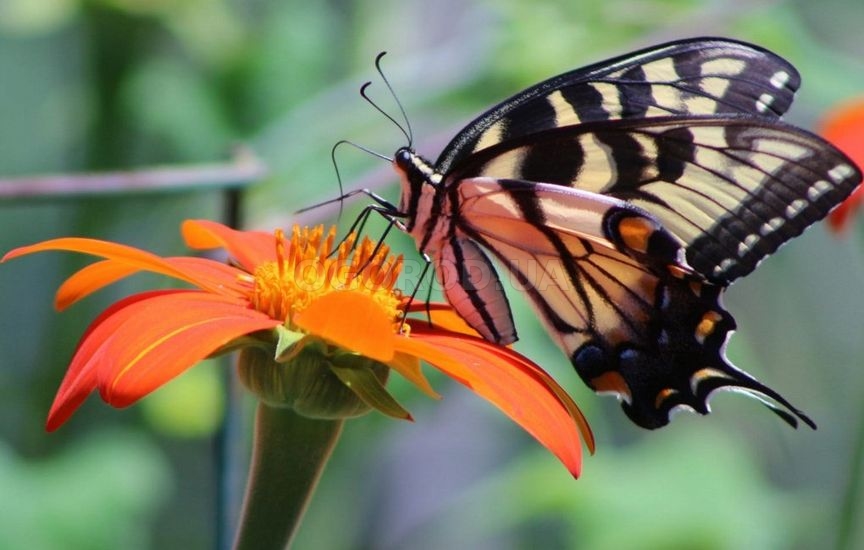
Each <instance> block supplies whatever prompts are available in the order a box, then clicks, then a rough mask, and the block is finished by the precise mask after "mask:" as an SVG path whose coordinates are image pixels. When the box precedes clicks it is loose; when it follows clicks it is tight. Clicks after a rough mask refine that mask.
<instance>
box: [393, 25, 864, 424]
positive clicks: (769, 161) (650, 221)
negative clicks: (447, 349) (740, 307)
mask: <svg viewBox="0 0 864 550" xmlns="http://www.w3.org/2000/svg"><path fill="white" fill-rule="evenodd" d="M799 84H800V76H799V74H798V72H797V71H796V70H795V68H794V67H793V66H792V65H790V64H789V63H788V62H787V61H785V60H783V59H782V58H780V57H778V56H777V55H775V54H773V53H771V52H769V51H767V50H765V49H762V48H760V47H758V46H754V45H750V44H746V43H743V42H738V41H734V40H729V39H723V38H695V39H687V40H680V41H675V42H669V43H666V44H661V45H658V46H654V47H649V48H647V49H643V50H640V51H637V52H634V53H630V54H627V55H623V56H621V57H616V58H614V59H610V60H607V61H602V62H600V63H596V64H594V65H590V66H588V67H585V68H581V69H576V70H573V71H571V72H568V73H565V74H562V75H559V76H556V77H554V78H551V79H549V80H546V81H544V82H541V83H539V84H537V85H535V86H532V87H530V88H528V89H526V90H524V91H522V92H520V93H518V94H516V95H515V96H513V97H511V98H509V99H506V100H505V101H503V102H502V103H500V104H498V105H496V106H494V107H492V108H491V109H489V110H488V111H486V112H485V113H483V114H481V115H480V116H479V117H477V118H476V119H475V120H473V121H472V122H471V123H469V124H468V125H467V126H466V127H465V128H464V129H462V130H461V131H459V132H458V133H457V134H456V136H455V137H454V138H453V139H452V141H451V142H450V143H449V144H448V145H447V146H446V147H445V148H444V150H443V152H442V153H441V154H440V156H439V157H438V159H437V160H436V161H435V162H434V163H432V162H430V161H428V160H426V159H424V158H423V157H421V156H420V155H418V154H417V153H416V152H415V151H414V150H413V149H412V148H411V145H410V143H409V145H408V146H406V147H402V148H400V149H399V150H398V151H397V152H396V153H395V155H394V157H393V159H392V163H393V166H394V167H395V169H396V171H397V172H398V174H399V176H400V181H401V197H400V201H399V203H398V205H390V206H389V207H387V208H384V209H383V213H384V214H385V217H388V218H389V219H390V220H391V222H393V223H394V224H395V225H397V226H398V227H399V228H400V229H402V230H403V231H405V232H407V233H408V234H409V235H410V236H412V237H413V238H414V240H415V241H416V244H417V248H418V250H419V251H420V252H421V253H422V254H423V255H425V257H426V258H427V259H429V261H431V262H432V264H433V265H434V267H435V271H436V273H437V277H438V281H439V283H440V285H441V286H442V288H443V292H444V295H445V297H446V298H447V300H448V301H449V302H450V304H451V305H452V306H453V308H454V309H455V310H456V312H457V313H459V314H460V316H462V317H463V318H464V319H465V321H467V323H468V324H469V325H470V326H471V327H473V328H474V329H475V330H476V331H477V332H478V333H479V334H480V335H482V336H483V337H484V338H486V339H488V340H490V341H492V342H496V343H499V344H509V343H511V342H514V341H515V340H516V339H517V333H516V328H515V325H514V320H513V314H512V311H511V309H510V306H509V303H508V300H507V297H506V295H505V293H504V290H503V286H502V284H501V280H500V278H499V274H498V272H497V271H496V269H495V266H494V265H493V263H492V261H491V259H492V258H494V259H495V260H497V261H498V262H499V264H500V265H501V266H503V268H504V270H505V271H504V273H505V274H509V276H510V278H511V280H512V281H513V282H514V283H515V285H516V286H517V287H518V288H520V289H521V290H522V291H524V293H525V294H526V295H527V297H528V298H529V299H530V302H531V304H532V305H533V307H534V309H535V311H536V312H537V315H538V317H539V319H540V320H541V321H542V322H543V324H544V325H545V327H546V328H547V329H548V331H549V333H550V334H551V336H552V339H553V340H554V341H555V342H556V343H557V344H558V346H559V347H560V348H561V349H562V350H563V351H564V352H565V353H566V354H567V356H568V357H569V359H570V361H571V362H572V364H573V366H574V367H575V369H576V371H577V372H578V374H579V375H580V377H581V378H582V379H583V381H584V382H585V383H586V384H587V385H588V386H589V387H590V388H592V389H593V390H595V391H596V392H599V393H612V394H615V395H617V396H618V398H619V400H620V401H621V405H622V408H623V410H624V412H625V413H626V415H627V416H628V417H629V418H630V419H631V420H632V421H633V422H635V423H636V424H637V425H639V426H641V427H643V428H648V429H654V428H659V427H662V426H664V425H666V424H667V423H668V422H669V420H670V415H671V414H672V413H673V412H674V411H677V410H679V409H685V410H687V409H689V410H692V411H695V412H697V413H701V414H707V413H708V412H709V411H710V409H709V404H708V401H709V397H710V396H711V395H712V393H713V392H715V391H716V390H720V389H727V390H737V391H740V392H743V393H746V394H748V395H750V396H752V397H755V398H757V399H759V400H760V401H762V402H763V403H764V404H765V405H767V406H768V407H769V408H770V409H771V410H772V411H773V412H775V413H777V414H778V415H779V416H780V417H781V418H783V419H784V420H785V421H786V422H788V423H789V424H791V425H792V426H796V427H797V425H798V420H801V421H803V422H804V423H806V424H807V425H809V426H811V427H813V428H815V424H814V423H813V421H812V420H811V419H810V418H809V417H807V416H806V415H805V414H804V413H803V412H802V411H800V410H798V409H797V408H795V407H793V406H792V405H791V404H790V403H789V401H787V400H786V399H785V398H784V397H783V396H781V395H780V394H779V393H777V392H776V391H774V390H773V389H771V388H769V387H768V386H766V385H764V384H762V383H761V382H759V381H758V380H756V379H755V378H754V377H753V376H751V375H749V374H748V373H746V372H744V371H743V370H740V369H738V368H737V367H735V366H734V365H733V364H732V363H731V362H730V361H729V359H728V358H727V357H726V355H725V348H726V343H727V341H728V339H729V337H730V335H731V334H732V332H733V331H734V330H735V328H736V325H735V320H734V319H733V317H732V315H731V314H730V313H729V312H728V311H727V310H726V309H725V308H724V307H723V305H722V302H721V299H722V296H723V292H724V291H725V290H726V288H727V287H728V286H729V285H730V284H731V283H732V282H734V281H735V280H736V279H738V278H740V277H743V276H745V275H747V274H748V273H750V272H751V271H753V270H754V269H755V268H756V266H757V265H758V264H759V262H760V261H762V260H763V259H764V258H765V257H766V256H768V255H769V254H771V253H773V252H774V251H775V250H777V248H778V247H779V246H780V245H782V244H783V243H785V242H786V241H788V240H789V239H791V238H793V237H795V236H797V235H799V234H801V232H802V231H804V229H806V228H807V227H808V226H809V225H811V224H813V223H814V222H816V221H818V220H820V219H822V218H823V217H824V216H825V215H826V214H827V213H828V212H829V211H830V210H831V209H832V208H833V207H834V206H836V205H837V204H838V203H840V202H841V201H842V200H843V199H844V198H845V197H847V196H848V195H849V194H850V192H851V191H852V190H853V189H854V188H855V187H856V186H857V185H858V184H859V183H860V182H861V172H860V171H859V169H858V168H857V167H856V166H855V165H854V163H852V161H850V160H849V159H848V158H847V157H846V156H845V155H843V154H842V153H841V152H839V151H838V150H837V149H835V148H834V147H833V146H832V145H830V144H829V143H827V142H825V141H824V140H822V139H820V138H819V137H817V136H815V135H813V134H811V133H809V132H806V131H804V130H801V129H799V128H796V127H794V126H790V125H788V124H786V123H783V122H781V121H780V117H781V116H782V115H783V114H784V113H785V112H786V110H787V109H788V108H789V106H790V105H791V103H792V99H793V96H794V94H795V91H796V90H797V88H798V86H799ZM388 86H389V84H388ZM409 142H410V138H409ZM383 204H387V203H383Z"/></svg>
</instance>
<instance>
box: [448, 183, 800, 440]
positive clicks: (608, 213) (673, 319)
mask: <svg viewBox="0 0 864 550" xmlns="http://www.w3.org/2000/svg"><path fill="white" fill-rule="evenodd" d="M462 184H463V185H465V186H467V187H471V188H474V189H472V190H471V192H469V193H468V194H467V195H466V196H465V197H464V199H463V201H462V202H461V204H462V206H463V208H466V209H470V210H471V211H472V212H473V213H474V215H472V216H468V217H465V218H462V219H461V220H460V222H459V225H458V229H457V231H459V232H460V233H461V234H463V235H465V236H469V237H470V238H471V239H472V240H474V241H477V242H479V243H482V244H483V245H484V246H485V247H486V248H487V249H489V250H490V251H492V252H493V253H494V254H495V256H496V257H497V259H498V260H499V261H500V262H501V264H502V265H504V266H505V267H506V268H507V270H508V271H509V272H510V273H511V275H512V276H513V281H514V283H515V284H516V286H517V287H519V288H520V289H521V290H523V291H524V292H525V293H526V294H527V296H528V297H529V299H530V300H531V302H532V304H533V306H534V308H535V310H536V311H537V313H538V316H539V317H540V319H541V320H542V321H543V323H544V324H545V325H546V327H547V328H548V329H549V332H550V334H551V335H552V337H553V339H555V340H556V341H557V343H558V345H559V346H560V347H561V348H562V349H563V350H564V351H565V352H566V353H567V354H568V356H569V357H570V359H571V361H572V362H573V365H574V366H575V368H576V370H577V372H578V373H579V375H580V376H581V377H582V378H583V380H584V381H585V383H586V384H588V386H589V387H591V388H592V389H594V390H595V391H601V392H610V393H615V394H617V395H619V396H620V397H621V399H622V402H623V407H624V410H625V412H626V413H627V415H628V416H629V417H630V418H631V419H632V420H633V421H634V422H636V423H637V424H639V425H640V426H643V427H645V428H658V427H661V426H663V425H665V424H667V423H668V421H669V415H670V414H671V412H672V411H673V410H675V409H676V408H678V407H687V408H690V409H692V410H694V411H697V412H700V413H703V414H705V413H707V412H708V411H709V406H708V399H709V397H710V396H711V394H712V393H713V392H714V391H715V390H717V389H721V388H727V389H738V390H743V391H746V392H749V393H751V394H753V395H755V396H756V397H758V398H759V399H761V400H762V401H763V402H764V403H765V404H766V405H767V406H769V407H770V408H771V409H772V410H774V411H775V412H777V413H778V414H779V415H780V416H782V417H783V418H784V419H786V420H787V421H789V422H790V423H792V424H793V425H794V424H795V423H796V421H795V420H794V418H793V415H794V416H797V417H798V418H801V419H802V420H804V421H805V422H807V423H808V424H812V422H811V421H810V420H809V418H807V417H806V416H805V415H803V413H801V412H800V411H798V410H797V409H795V408H794V407H793V406H792V405H791V404H789V403H788V402H787V401H786V400H785V399H784V398H783V397H782V396H780V395H779V394H777V393H776V392H774V391H773V390H771V389H770V388H768V387H766V386H764V385H763V384H761V383H760V382H758V381H757V380H755V379H754V378H753V377H751V376H750V375H748V374H747V373H745V372H743V371H741V370H739V369H737V368H736V367H735V366H733V365H732V364H731V363H730V362H729V361H728V359H727V358H726V356H725V345H726V340H727V338H728V335H729V333H730V332H731V331H732V330H734V328H735V322H734V320H733V319H732V317H731V315H729V313H728V312H727V311H726V310H725V309H724V308H723V306H722V305H721V304H720V296H721V294H722V291H723V288H724V287H722V286H717V285H712V284H710V283H707V282H703V281H702V280H701V278H699V277H698V276H694V275H692V274H690V273H688V271H687V270H686V267H685V266H680V265H676V264H675V263H674V262H675V260H674V257H675V254H674V253H673V252H672V251H671V250H670V247H672V246H674V244H673V242H674V241H673V238H672V237H671V235H668V234H667V233H666V231H665V229H663V228H662V226H660V225H659V224H656V222H655V221H654V220H653V219H652V218H651V216H650V215H642V214H641V213H640V212H639V211H638V210H637V209H634V208H632V206H628V205H626V203H620V204H615V203H614V202H609V201H603V200H595V199H592V197H591V196H590V194H580V193H577V192H574V190H571V189H563V190H562V189H555V186H549V185H543V184H537V185H536V186H535V187H534V188H532V187H531V186H530V185H528V182H512V181H506V180H505V181H500V182H495V181H493V180H490V179H488V178H479V179H475V180H466V181H463V182H462ZM480 191H482V192H480ZM538 197H539V199H540V200H539V201H538V200H537V199H538ZM527 203H535V204H536V205H539V206H535V207H534V208H537V207H539V208H540V209H541V210H540V211H534V213H533V216H540V217H541V218H542V219H540V220H538V219H536V218H535V219H531V218H532V215H530V214H528V215H526V212H524V211H523V212H521V214H522V215H510V216H507V215H502V214H504V213H505V212H507V211H508V210H512V209H514V208H516V209H520V208H524V207H522V206H520V205H524V204H527ZM568 213H572V215H573V216H574V217H581V218H583V219H582V222H581V223H580V227H582V228H586V227H589V224H588V223H587V220H586V217H587V216H595V215H596V217H597V218H596V220H595V221H596V224H595V225H594V227H598V228H602V229H600V233H601V234H605V237H603V235H597V234H591V235H587V234H583V233H581V232H580V231H578V230H576V229H574V227H564V226H562V225H561V222H562V221H564V220H566V219H567V217H568ZM586 213H587V214H586ZM634 220H636V222H634ZM537 222H540V223H537ZM634 223H635V226H636V227H638V229H639V232H640V233H641V235H640V236H639V237H637V238H636V239H635V240H631V241H630V242H631V243H635V242H640V241H644V242H646V243H650V244H649V245H647V246H648V250H647V251H648V252H651V253H652V255H654V256H656V255H657V252H656V250H654V249H655V248H658V247H659V249H660V250H662V251H664V252H663V253H664V254H668V255H669V262H668V264H666V265H656V266H649V265H646V263H645V262H644V261H640V260H639V259H638V256H639V254H638V251H636V252H634V251H633V250H632V249H631V248H630V247H629V246H623V247H622V246H616V245H615V242H616V241H619V240H620V239H621V237H620V235H621V234H622V233H628V232H631V233H632V230H630V229H628V228H627V227H626V226H632V225H634ZM642 237H644V238H642ZM631 238H632V235H631V237H627V239H631ZM463 239H464V237H463Z"/></svg>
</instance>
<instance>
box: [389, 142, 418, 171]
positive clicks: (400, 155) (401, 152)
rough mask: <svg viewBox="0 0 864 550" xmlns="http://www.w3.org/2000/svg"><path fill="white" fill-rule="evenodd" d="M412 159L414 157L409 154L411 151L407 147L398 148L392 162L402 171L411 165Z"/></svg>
mask: <svg viewBox="0 0 864 550" xmlns="http://www.w3.org/2000/svg"><path fill="white" fill-rule="evenodd" d="M413 157H414V155H413V154H412V153H411V149H409V148H407V147H400V148H399V149H398V150H397V151H396V154H395V155H393V162H394V163H396V166H398V167H400V168H402V169H403V170H404V169H406V168H408V167H410V166H411V165H412V164H413V162H412V159H413Z"/></svg>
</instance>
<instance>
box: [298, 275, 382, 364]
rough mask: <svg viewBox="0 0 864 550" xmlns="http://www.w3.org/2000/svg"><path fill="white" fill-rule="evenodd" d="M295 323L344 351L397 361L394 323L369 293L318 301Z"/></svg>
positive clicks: (339, 293) (341, 293) (333, 295)
mask: <svg viewBox="0 0 864 550" xmlns="http://www.w3.org/2000/svg"><path fill="white" fill-rule="evenodd" d="M293 322H294V324H295V325H297V326H298V327H300V328H302V329H303V330H304V331H306V332H308V333H309V334H314V335H315V336H318V337H319V338H323V339H324V340H327V341H328V342H331V343H333V344H335V345H337V346H339V347H341V348H345V349H349V350H351V351H354V352H357V353H359V354H360V355H364V356H366V357H369V358H370V359H374V360H376V361H380V362H382V363H387V362H389V361H391V360H392V359H393V356H394V354H395V350H394V348H393V340H394V331H393V322H392V321H391V320H390V319H389V318H388V316H387V314H386V313H385V312H384V309H383V308H382V307H381V306H380V305H378V304H377V303H376V302H375V300H373V299H372V298H371V297H369V296H367V295H366V294H361V293H359V292H354V291H337V292H330V293H329V294H325V295H323V296H321V297H320V298H317V299H315V300H314V301H313V302H312V303H310V304H309V306H308V307H307V308H306V309H304V310H303V311H301V312H299V313H297V314H296V315H294V318H293Z"/></svg>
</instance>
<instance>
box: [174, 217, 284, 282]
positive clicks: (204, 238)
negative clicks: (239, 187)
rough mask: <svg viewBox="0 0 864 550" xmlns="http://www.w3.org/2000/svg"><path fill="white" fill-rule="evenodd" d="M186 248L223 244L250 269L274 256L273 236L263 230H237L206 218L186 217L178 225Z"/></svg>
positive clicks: (270, 259)
mask: <svg viewBox="0 0 864 550" xmlns="http://www.w3.org/2000/svg"><path fill="white" fill-rule="evenodd" d="M181 231H182V233H183V240H185V241H186V244H187V245H188V246H189V247H190V248H195V249H199V250H206V249H210V248H224V249H225V250H227V251H228V254H230V255H231V257H232V258H234V259H235V260H237V262H238V263H239V264H240V265H241V266H243V268H244V269H246V270H247V271H249V272H250V273H251V272H252V271H254V270H255V267H257V266H259V265H261V264H262V263H264V262H271V261H275V260H276V237H274V236H273V234H272V233H265V232H263V231H238V230H236V229H231V228H230V227H228V226H225V225H222V224H221V223H217V222H213V221H209V220H186V221H185V222H183V225H182V226H181Z"/></svg>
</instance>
